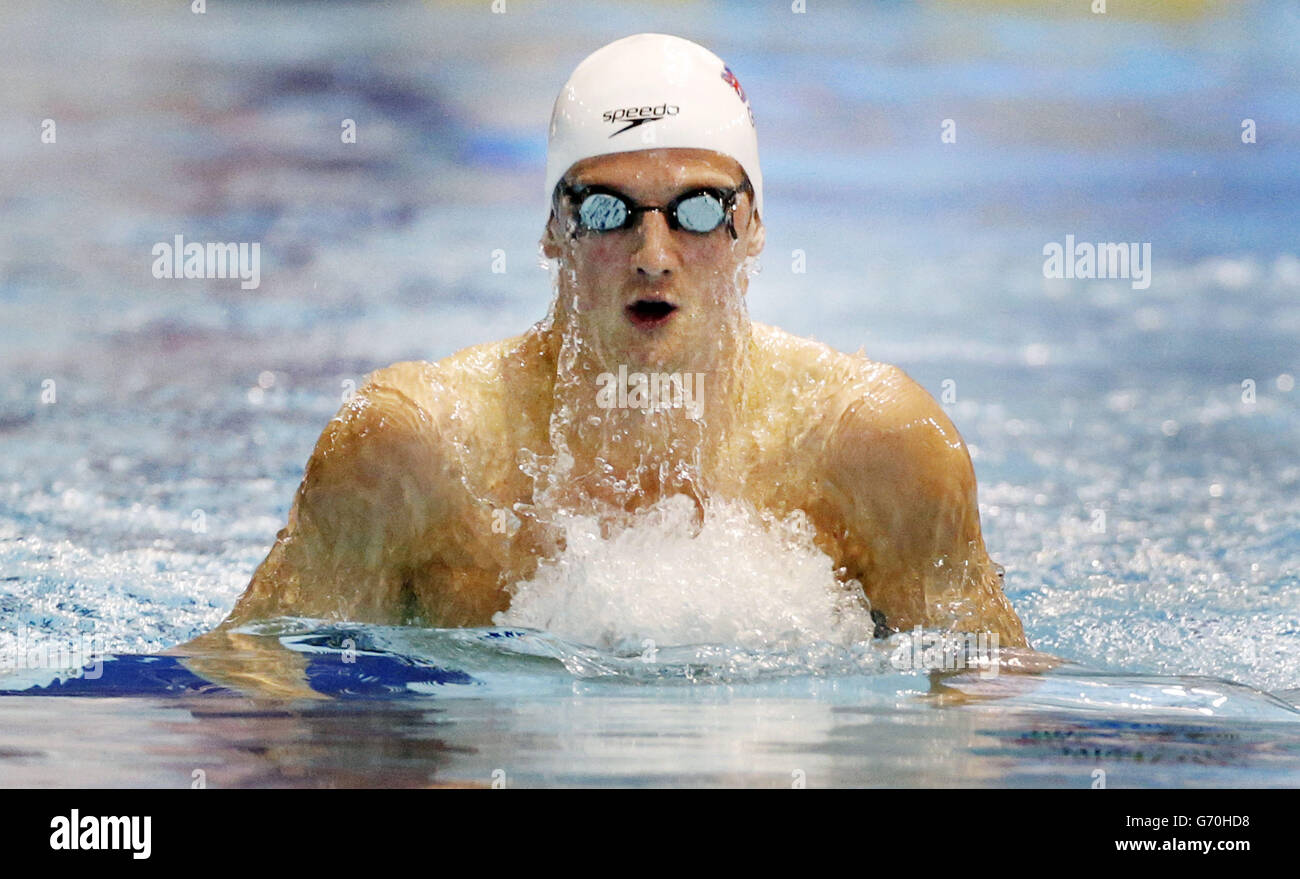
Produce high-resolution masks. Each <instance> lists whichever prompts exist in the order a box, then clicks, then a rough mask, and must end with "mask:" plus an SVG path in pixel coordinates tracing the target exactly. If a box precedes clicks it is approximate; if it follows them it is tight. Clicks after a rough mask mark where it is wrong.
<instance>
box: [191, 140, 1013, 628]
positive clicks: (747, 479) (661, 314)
mask: <svg viewBox="0 0 1300 879" xmlns="http://www.w3.org/2000/svg"><path fill="white" fill-rule="evenodd" d="M743 179H744V176H743V172H742V170H741V169H740V166H739V165H738V164H737V163H736V162H734V161H733V160H731V159H730V158H728V157H725V156H721V155H719V154H716V153H712V152H707V151H702V150H646V151H641V152H635V153H623V154H617V155H612V156H602V157H598V158H595V159H588V160H584V161H583V162H580V163H578V164H577V165H575V166H574V167H573V168H571V169H570V172H569V174H568V180H569V182H571V183H578V184H602V185H607V186H612V187H614V188H617V189H618V190H619V191H621V192H622V193H624V194H626V195H627V196H629V197H631V198H632V199H633V200H634V201H636V202H637V203H640V204H650V205H663V204H666V203H667V202H669V201H670V200H672V199H673V198H674V197H675V196H677V195H678V194H680V193H681V192H683V191H686V190H688V189H690V188H693V187H697V186H720V187H735V186H738V185H739V184H740V183H741V181H743ZM561 209H562V212H564V211H565V209H564V205H561ZM734 222H735V228H736V232H737V238H736V239H735V240H733V239H732V238H731V236H730V235H729V234H728V232H727V230H726V228H725V225H724V226H723V227H721V228H719V229H717V230H715V231H714V232H712V233H707V234H703V235H700V234H694V233H690V232H688V231H685V230H671V229H670V228H669V225H668V223H667V220H666V219H665V217H664V215H663V213H661V212H656V211H650V212H646V213H643V214H642V215H641V216H640V218H639V220H638V221H637V222H636V224H635V225H634V226H633V227H632V228H630V229H626V230H619V231H616V232H611V233H606V234H603V235H585V236H578V237H570V236H569V235H567V234H566V230H565V227H564V224H563V223H562V222H561V221H560V220H558V219H557V218H556V217H555V216H552V219H551V221H550V223H549V225H548V227H547V229H546V233H545V236H544V238H543V249H544V251H545V253H546V255H547V256H548V257H550V258H552V259H556V260H558V261H559V265H560V267H561V269H560V272H559V278H558V291H557V298H556V302H555V303H554V305H553V307H552V313H551V315H550V316H548V319H547V320H545V321H542V322H541V323H539V324H537V325H536V326H534V327H533V328H531V329H530V330H529V331H528V332H526V333H524V334H523V335H521V336H517V337H514V338H511V339H506V340H503V341H500V342H495V343H491V344H486V345H480V346H477V347H474V348H470V349H467V350H464V351H461V352H459V353H457V354H455V355H453V356H451V357H449V358H447V359H445V360H442V361H439V362H437V363H427V362H407V363H398V364H395V365H393V366H390V367H387V368H385V369H381V370H379V371H377V372H375V373H373V374H372V375H371V376H370V377H369V379H368V381H367V383H366V384H365V385H364V386H363V387H362V388H361V389H360V390H359V391H358V392H357V394H356V395H355V396H354V397H353V398H352V399H351V400H350V401H349V402H348V403H347V404H346V405H344V407H343V408H342V409H341V411H340V412H339V413H338V415H336V416H335V418H334V419H333V420H332V421H331V422H330V423H329V425H328V426H327V427H326V428H325V431H324V433H323V434H322V435H321V438H320V440H319V442H318V443H317V445H316V448H315V451H314V452H313V454H312V456H311V459H310V461H309V462H308V464H307V469H306V474H305V476H304V479H303V482H302V484H301V486H300V487H299V489H298V492H297V495H296V497H295V500H294V504H293V508H292V510H291V511H290V514H289V521H288V524H287V526H286V527H285V528H284V529H283V530H281V532H280V533H279V535H278V537H277V540H276V542H275V544H274V546H273V547H272V549H271V552H270V554H269V555H268V557H267V558H266V560H265V561H264V562H263V563H262V565H261V566H260V567H259V568H258V570H257V572H256V574H255V576H254V577H253V580H252V582H251V583H250V585H249V587H248V589H247V591H246V592H245V594H244V595H243V596H242V597H241V598H240V600H239V602H238V604H237V605H236V607H235V609H234V611H233V612H232V613H231V615H230V617H229V618H228V619H227V620H226V621H225V622H224V623H223V624H222V626H221V627H220V628H219V630H218V632H217V633H216V635H214V636H212V637H206V638H204V639H200V640H199V641H198V642H195V643H194V644H193V645H191V646H193V647H196V648H197V647H210V646H212V645H213V644H214V643H215V642H214V638H221V639H227V638H238V637H240V636H238V635H236V634H234V633H232V632H231V631H230V630H231V629H232V628H233V627H235V626H237V625H238V624H241V623H243V622H246V621H249V620H254V619H260V618H267V617H273V616H278V615H294V616H307V617H323V618H339V619H347V620H352V621H358V622H376V623H419V624H425V625H437V626H475V625H490V624H491V620H492V615H493V614H494V613H496V612H498V611H501V610H504V609H505V608H507V607H508V606H509V600H510V598H509V593H508V591H507V587H509V586H510V585H511V584H513V583H517V582H520V581H521V580H523V579H526V578H527V577H528V576H530V575H531V574H532V573H533V572H534V571H535V569H536V567H537V564H538V561H539V560H540V559H541V558H545V557H546V556H547V555H549V554H551V553H554V552H555V551H557V549H558V548H559V544H558V543H557V537H556V535H555V533H554V530H553V529H552V528H550V527H549V526H548V525H547V523H546V521H544V518H545V517H539V516H534V515H530V513H529V510H530V508H531V506H532V505H534V504H535V503H537V502H538V500H539V498H538V497H537V493H538V487H537V483H535V481H534V479H533V478H532V477H531V476H530V475H529V474H527V473H525V472H524V470H523V469H521V466H520V461H521V458H520V450H525V449H526V450H530V451H531V452H532V453H535V454H537V455H539V456H541V458H542V459H546V458H547V457H548V456H550V455H553V454H554V453H555V443H556V441H557V439H559V440H562V442H563V445H564V448H565V450H566V451H567V452H568V454H569V455H571V457H572V466H571V469H570V470H569V471H567V472H566V474H565V478H564V480H562V482H559V483H557V484H556V485H554V486H552V491H551V492H550V493H549V494H548V495H547V497H546V502H547V503H548V504H552V505H554V504H557V503H558V504H562V505H564V506H567V507H569V508H572V509H592V510H603V511H605V512H606V513H609V512H610V511H615V513H617V512H619V511H621V512H623V513H627V514H631V513H634V512H635V511H636V510H639V509H642V508H644V507H645V506H648V505H649V504H651V503H654V502H655V501H656V500H657V499H659V498H660V497H663V496H665V495H667V494H673V493H687V494H690V495H692V496H694V497H695V498H696V499H697V501H698V502H700V503H701V506H702V505H703V502H704V501H706V500H707V499H708V498H712V497H717V498H730V499H735V500H742V501H745V502H747V503H749V504H751V505H752V506H753V507H754V508H755V509H756V510H759V511H763V512H768V513H772V514H776V515H784V514H787V513H789V512H791V511H794V510H802V511H804V512H805V513H806V514H807V515H808V517H809V518H810V520H811V521H812V523H813V524H814V525H815V527H816V531H817V543H818V545H819V546H820V547H821V548H822V549H823V550H824V551H825V552H826V553H827V554H828V555H829V556H830V557H831V559H832V560H833V562H834V564H835V566H836V567H837V568H842V569H843V570H842V573H841V578H842V579H848V578H853V579H856V580H857V581H859V582H860V583H861V584H862V586H863V588H864V590H865V592H866V594H867V596H868V598H869V599H870V601H871V605H872V607H873V608H875V609H878V610H881V611H883V612H884V613H885V615H886V618H887V620H888V623H889V625H890V626H891V627H893V628H895V629H899V630H903V629H910V628H911V627H913V626H915V625H925V626H933V627H938V628H945V629H954V630H957V631H969V632H976V631H985V632H994V633H997V635H998V636H999V639H1000V642H1001V645H1002V646H1004V647H1016V646H1027V642H1026V639H1025V634H1024V629H1023V627H1022V625H1021V622H1020V619H1019V618H1018V617H1017V615H1016V613H1015V611H1014V609H1013V608H1012V607H1011V604H1010V603H1009V601H1008V600H1007V598H1006V597H1005V595H1004V594H1003V591H1002V577H1001V569H1000V568H999V566H998V565H996V564H995V563H994V562H993V561H992V560H991V559H990V558H989V557H988V554H987V552H986V551H985V547H984V542H983V538H982V535H981V532H980V522H979V511H978V507H977V503H976V484H975V476H974V472H973V469H972V467H971V461H970V457H969V455H968V453H967V450H966V447H965V444H964V443H963V441H962V439H961V436H960V435H959V434H958V432H957V430H956V428H955V427H954V426H953V425H952V422H951V421H950V420H949V419H948V417H947V416H946V415H945V414H944V412H943V410H942V408H941V407H940V406H939V405H938V403H937V402H936V401H935V400H934V399H933V397H931V396H930V394H929V393H927V392H926V391H925V390H924V389H923V388H921V387H920V386H919V385H918V384H916V383H915V382H914V381H912V380H911V379H910V378H909V377H908V376H907V375H905V374H904V373H903V372H902V371H901V370H899V369H898V368H896V367H894V366H891V365H888V364H884V363H879V362H875V361H872V360H870V359H868V358H866V357H864V356H862V355H848V354H842V353H839V352H837V351H834V350H832V349H830V348H828V347H826V346H825V345H822V344H819V343H817V342H813V341H810V340H806V339H801V338H798V337H795V336H791V335H789V334H788V333H785V332H783V331H781V330H779V329H776V328H773V327H768V326H764V325H761V324H751V323H750V322H749V321H748V319H747V317H746V316H745V311H744V307H743V297H744V294H745V291H746V289H747V286H748V274H747V272H746V271H745V266H746V261H747V260H749V259H751V258H753V257H757V255H758V254H759V252H760V251H761V250H762V247H763V240H764V229H763V226H762V222H761V218H759V217H757V216H756V215H754V212H753V206H752V202H751V200H750V197H749V196H748V195H747V194H743V193H742V194H741V195H740V196H739V197H738V201H737V207H736V211H735V215H734ZM619 364H624V365H628V366H629V367H630V368H631V369H637V368H641V369H645V370H654V371H659V372H663V373H672V372H700V373H703V374H705V375H706V376H708V382H707V384H706V388H707V389H708V391H709V393H708V395H707V397H706V400H705V407H704V417H703V419H701V420H692V419H690V418H688V417H687V416H686V415H685V414H684V412H682V411H680V410H676V411H670V412H667V413H664V414H663V415H662V417H660V418H658V419H646V418H645V417H644V415H643V413H636V412H634V413H631V414H629V413H627V412H618V411H611V410H608V409H601V408H597V406H596V404H595V389H596V388H597V387H598V383H597V376H598V375H599V374H600V373H602V372H613V371H617V368H618V365H619ZM557 410H558V411H562V412H565V413H566V422H567V425H568V426H567V427H566V426H565V425H561V426H560V433H558V434H557V432H556V431H557V428H556V424H555V422H554V420H553V416H554V415H555V414H556V412H557ZM593 419H594V420H593ZM652 421H653V425H651V422H652ZM593 425H594V426H593ZM681 461H689V462H691V466H690V467H687V468H684V469H685V470H686V471H689V472H688V473H687V475H686V476H685V477H682V476H680V471H681V470H682V469H683V468H676V467H668V466H664V467H659V466H656V465H657V464H662V463H679V462H681ZM615 517H616V516H615ZM503 523H506V525H507V527H503Z"/></svg>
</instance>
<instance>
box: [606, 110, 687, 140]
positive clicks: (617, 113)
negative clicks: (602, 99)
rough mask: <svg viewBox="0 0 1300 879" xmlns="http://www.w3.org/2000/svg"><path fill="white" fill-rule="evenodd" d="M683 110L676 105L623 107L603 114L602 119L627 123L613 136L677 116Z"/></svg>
mask: <svg viewBox="0 0 1300 879" xmlns="http://www.w3.org/2000/svg"><path fill="white" fill-rule="evenodd" d="M680 109H681V108H680V107H678V106H677V105H676V104H660V105H659V106H657V107H623V108H621V109H618V110H606V111H605V112H604V113H602V114H601V118H602V119H604V120H605V121H606V122H609V123H610V124H614V123H617V122H626V123H627V125H624V126H623V127H622V128H620V129H619V130H618V131H615V132H614V134H611V135H610V137H613V136H614V135H616V134H622V133H623V132H625V131H627V130H628V129H630V128H636V127H637V126H638V125H645V124H646V123H647V122H656V121H658V120H660V119H663V118H664V117H666V116H676V115H677V112H678V111H679V110H680Z"/></svg>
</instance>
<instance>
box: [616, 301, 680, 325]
mask: <svg viewBox="0 0 1300 879" xmlns="http://www.w3.org/2000/svg"><path fill="white" fill-rule="evenodd" d="M676 310H677V306H676V305H673V304H672V303H671V302H664V301H663V300H658V299H638V300H637V301H636V302H633V303H632V304H631V305H629V306H628V307H627V316H628V318H629V319H630V320H631V321H632V323H634V324H636V325H637V326H638V327H657V326H659V325H661V324H663V323H666V322H667V320H668V318H670V317H672V314H673V312H674V311H676Z"/></svg>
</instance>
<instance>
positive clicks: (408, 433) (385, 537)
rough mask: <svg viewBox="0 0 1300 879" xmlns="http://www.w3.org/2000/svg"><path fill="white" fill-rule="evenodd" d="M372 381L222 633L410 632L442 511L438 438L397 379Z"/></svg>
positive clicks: (329, 435)
mask: <svg viewBox="0 0 1300 879" xmlns="http://www.w3.org/2000/svg"><path fill="white" fill-rule="evenodd" d="M392 369H394V368H393V367H390V368H389V370H381V371H380V372H378V373H375V374H374V375H373V376H372V377H371V379H370V381H369V382H368V383H367V384H366V385H365V386H363V387H362V388H361V389H360V390H359V391H358V392H357V394H356V395H354V396H353V397H352V399H351V400H349V401H348V403H347V404H346V405H344V407H343V408H342V409H341V410H340V411H339V413H338V415H336V416H335V417H334V419H333V420H332V421H331V422H330V423H329V425H328V426H327V427H326V428H325V431H324V432H323V433H322V434H321V437H320V440H319V441H318V442H317V443H316V448H315V451H313V452H312V456H311V459H310V460H309V461H308V464H307V469H306V473H305V475H304V477H303V481H302V484H301V485H300V486H299V488H298V491H297V494H296V496H295V498H294V502H293V507H292V509H291V510H290V512H289V521H288V524H287V526H286V527H285V528H284V529H282V530H281V531H280V533H279V534H278V535H277V539H276V541H275V544H274V546H273V547H272V548H271V551H270V554H269V555H268V556H267V558H266V560H265V561H264V562H263V563H262V564H261V566H260V567H259V568H258V569H257V572H256V574H255V575H254V576H253V580H252V582H251V583H250V584H249V586H248V589H247V591H246V592H245V593H244V595H243V596H242V597H241V598H240V600H239V602H238V603H237V604H236V606H235V610H234V611H233V612H232V614H231V616H230V618H229V619H227V620H226V622H225V623H223V626H229V625H231V624H235V623H240V622H243V621H247V620H251V619H264V618H267V617H272V616H279V615H294V616H306V617H320V618H343V619H350V620H355V621H373V622H398V623H400V622H405V621H406V617H409V616H410V612H411V611H412V605H413V600H412V597H411V595H410V594H409V593H410V591H411V589H410V582H411V578H412V575H413V571H415V570H417V569H420V568H422V567H427V564H428V562H429V557H430V556H431V555H432V553H433V551H434V550H435V547H433V546H432V545H431V543H430V541H429V540H428V539H427V538H428V535H429V533H430V530H431V526H432V525H433V524H434V523H435V519H436V516H437V513H438V512H439V510H440V509H442V508H443V506H444V503H445V501H444V498H443V497H442V496H443V495H444V494H445V491H444V490H443V489H442V486H443V485H445V484H446V483H445V480H444V479H443V478H442V477H443V474H442V472H441V471H442V468H441V466H440V464H441V461H442V459H443V458H444V457H445V456H443V455H441V454H440V442H441V436H440V433H439V430H438V425H437V423H436V419H435V418H434V416H433V415H432V414H431V413H430V411H429V409H428V408H426V407H424V406H421V405H420V404H419V403H417V402H416V401H414V400H413V399H411V397H409V396H408V395H407V394H406V393H404V391H403V389H402V388H401V387H400V386H399V383H398V382H396V381H393V382H389V381H386V380H385V376H386V374H389V372H390V370H392Z"/></svg>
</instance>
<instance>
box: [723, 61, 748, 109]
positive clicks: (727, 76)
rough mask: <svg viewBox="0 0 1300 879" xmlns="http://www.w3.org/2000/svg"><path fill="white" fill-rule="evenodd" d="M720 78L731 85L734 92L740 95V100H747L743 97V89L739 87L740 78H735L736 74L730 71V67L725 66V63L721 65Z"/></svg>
mask: <svg viewBox="0 0 1300 879" xmlns="http://www.w3.org/2000/svg"><path fill="white" fill-rule="evenodd" d="M722 79H723V81H724V82H725V83H726V84H727V85H729V86H731V87H732V88H733V89H735V90H736V94H738V95H740V99H741V100H742V101H746V100H747V99H746V98H745V90H744V89H743V88H741V87H740V80H738V79H736V74H734V73H732V72H731V68H730V67H727V66H725V65H724V66H723V68H722Z"/></svg>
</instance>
